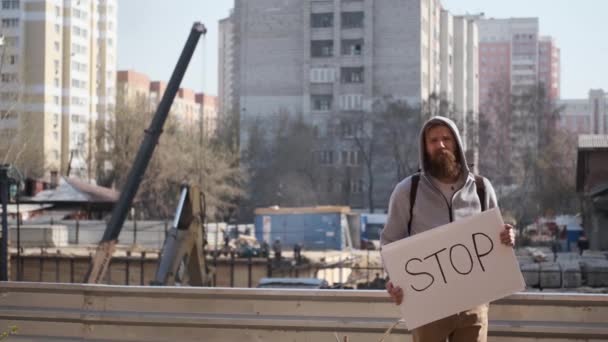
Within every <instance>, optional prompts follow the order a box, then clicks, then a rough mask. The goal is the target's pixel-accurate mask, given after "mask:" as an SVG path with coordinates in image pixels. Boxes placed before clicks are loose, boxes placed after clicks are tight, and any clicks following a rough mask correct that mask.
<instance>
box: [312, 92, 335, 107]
mask: <svg viewBox="0 0 608 342" xmlns="http://www.w3.org/2000/svg"><path fill="white" fill-rule="evenodd" d="M310 99H311V102H312V104H311V106H312V110H315V111H328V110H331V103H332V95H311V96H310Z"/></svg>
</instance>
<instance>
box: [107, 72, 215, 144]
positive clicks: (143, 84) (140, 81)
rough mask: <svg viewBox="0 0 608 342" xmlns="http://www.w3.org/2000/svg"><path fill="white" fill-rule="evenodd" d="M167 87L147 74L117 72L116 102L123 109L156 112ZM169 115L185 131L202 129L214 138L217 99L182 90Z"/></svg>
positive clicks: (190, 90)
mask: <svg viewBox="0 0 608 342" xmlns="http://www.w3.org/2000/svg"><path fill="white" fill-rule="evenodd" d="M166 88H167V83H166V82H164V81H151V80H150V78H149V77H148V76H147V75H145V74H143V73H140V72H137V71H134V70H120V71H118V73H117V102H118V104H119V105H120V106H124V105H132V106H137V108H138V109H142V107H141V106H142V105H144V106H145V107H144V108H143V110H146V111H149V112H151V113H154V112H155V111H156V108H157V107H158V104H159V103H160V101H161V100H162V97H163V95H164V93H165V90H166ZM169 115H170V116H171V118H174V119H175V120H176V122H177V123H178V125H180V126H181V127H182V128H185V129H186V128H187V129H196V130H198V129H201V130H203V131H204V132H205V134H206V135H207V136H208V137H212V136H213V135H214V134H215V133H216V129H217V121H218V103H217V97H216V96H213V95H207V94H203V93H195V91H194V90H192V89H188V88H180V89H179V90H178V92H177V94H176V95H175V99H174V100H173V105H172V106H171V110H170V113H169ZM145 125H147V123H145Z"/></svg>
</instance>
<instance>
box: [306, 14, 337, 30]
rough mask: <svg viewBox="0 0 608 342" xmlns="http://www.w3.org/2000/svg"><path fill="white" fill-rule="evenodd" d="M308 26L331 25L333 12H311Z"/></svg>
mask: <svg viewBox="0 0 608 342" xmlns="http://www.w3.org/2000/svg"><path fill="white" fill-rule="evenodd" d="M310 26H311V27H313V28H322V27H333V26H334V14H333V13H312V14H311V15H310Z"/></svg>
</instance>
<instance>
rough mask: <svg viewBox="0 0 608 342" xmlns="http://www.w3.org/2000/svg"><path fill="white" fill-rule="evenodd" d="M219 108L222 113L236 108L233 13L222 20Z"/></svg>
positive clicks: (225, 113)
mask: <svg viewBox="0 0 608 342" xmlns="http://www.w3.org/2000/svg"><path fill="white" fill-rule="evenodd" d="M218 60H219V61H220V63H219V67H218V106H219V107H218V110H219V112H220V113H222V115H228V114H232V110H233V109H234V108H233V107H234V100H235V99H234V62H235V59H234V24H233V15H232V13H230V16H229V17H227V18H225V19H222V20H220V22H219V38H218Z"/></svg>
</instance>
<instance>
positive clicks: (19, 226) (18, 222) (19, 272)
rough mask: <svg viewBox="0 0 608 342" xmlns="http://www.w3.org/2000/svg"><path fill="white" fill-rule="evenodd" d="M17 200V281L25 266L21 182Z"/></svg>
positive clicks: (16, 196)
mask: <svg viewBox="0 0 608 342" xmlns="http://www.w3.org/2000/svg"><path fill="white" fill-rule="evenodd" d="M15 199H16V201H17V281H19V280H21V273H22V272H23V268H22V267H21V265H22V264H21V211H19V183H18V184H17V194H16V195H15Z"/></svg>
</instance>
